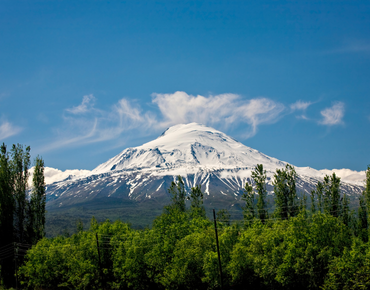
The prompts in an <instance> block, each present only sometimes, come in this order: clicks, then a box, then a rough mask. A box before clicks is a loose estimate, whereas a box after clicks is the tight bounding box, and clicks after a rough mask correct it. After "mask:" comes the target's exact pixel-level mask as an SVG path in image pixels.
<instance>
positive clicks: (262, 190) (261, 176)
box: [252, 164, 268, 222]
mask: <svg viewBox="0 0 370 290" xmlns="http://www.w3.org/2000/svg"><path fill="white" fill-rule="evenodd" d="M252 178H253V180H254V183H255V185H256V192H257V194H258V201H257V215H258V218H259V219H260V220H261V221H262V222H265V220H266V219H268V212H267V204H266V196H267V190H266V170H264V169H263V165H262V164H257V165H256V167H255V168H254V170H253V171H252Z"/></svg>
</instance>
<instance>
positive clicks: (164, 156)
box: [94, 123, 286, 173]
mask: <svg viewBox="0 0 370 290" xmlns="http://www.w3.org/2000/svg"><path fill="white" fill-rule="evenodd" d="M257 163H262V164H264V165H265V166H267V167H271V168H274V169H275V168H277V167H282V166H284V165H285V164H286V163H285V162H281V161H279V160H277V159H275V158H272V157H268V156H266V155H264V154H262V153H260V152H259V151H257V150H255V149H252V148H250V147H247V146H245V145H243V144H242V143H240V142H238V141H236V140H235V139H233V138H231V137H229V136H228V135H226V134H225V133H222V132H221V131H218V130H216V129H214V128H211V127H207V126H204V125H201V124H198V123H189V124H178V125H175V126H172V127H170V128H168V129H167V130H166V131H164V132H163V133H162V135H161V136H159V137H158V138H157V139H155V140H153V141H150V142H148V143H145V144H143V145H141V146H138V147H134V148H127V149H125V150H123V151H122V152H121V153H120V154H118V155H117V156H115V157H113V158H112V159H110V160H108V161H107V162H105V163H103V164H101V165H99V166H98V167H97V168H95V169H94V172H99V173H102V172H109V171H112V170H124V169H130V170H132V169H155V170H158V169H163V170H167V171H168V170H178V169H179V168H181V169H182V170H187V171H188V170H199V168H203V169H207V168H208V169H217V168H220V169H221V168H241V167H243V168H245V167H250V168H253V167H254V166H255V165H256V164H257Z"/></svg>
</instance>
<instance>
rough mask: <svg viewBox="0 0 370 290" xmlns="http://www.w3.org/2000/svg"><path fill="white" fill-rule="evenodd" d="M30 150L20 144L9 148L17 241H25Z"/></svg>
mask: <svg viewBox="0 0 370 290" xmlns="http://www.w3.org/2000/svg"><path fill="white" fill-rule="evenodd" d="M30 150H31V148H30V147H29V146H27V147H26V148H25V149H23V146H22V145H20V144H17V145H13V147H12V150H11V155H12V162H11V163H12V171H13V176H14V180H13V181H14V184H13V194H14V200H15V216H14V217H15V220H14V222H15V235H16V241H17V242H20V243H22V242H27V241H26V235H25V233H26V229H27V225H26V221H27V220H26V218H27V212H28V206H29V204H28V203H29V202H28V199H27V196H26V194H27V192H26V191H27V183H28V177H29V172H28V170H29V167H30Z"/></svg>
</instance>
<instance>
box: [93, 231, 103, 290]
mask: <svg viewBox="0 0 370 290" xmlns="http://www.w3.org/2000/svg"><path fill="white" fill-rule="evenodd" d="M95 236H96V246H97V248H98V256H99V273H100V279H101V281H102V284H103V289H105V287H104V283H103V271H102V268H101V259H100V250H99V239H98V233H96V234H95Z"/></svg>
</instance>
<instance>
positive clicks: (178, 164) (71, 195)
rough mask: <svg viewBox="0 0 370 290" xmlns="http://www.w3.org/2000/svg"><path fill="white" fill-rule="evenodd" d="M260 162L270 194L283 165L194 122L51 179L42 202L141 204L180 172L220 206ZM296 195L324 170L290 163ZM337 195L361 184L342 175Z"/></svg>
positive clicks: (234, 197) (160, 195) (233, 197)
mask: <svg viewBox="0 0 370 290" xmlns="http://www.w3.org/2000/svg"><path fill="white" fill-rule="evenodd" d="M256 164H263V166H264V169H265V170H266V172H267V190H268V192H269V195H273V186H272V177H273V174H274V173H275V171H276V169H277V168H283V167H285V165H286V164H287V162H285V161H280V160H278V159H276V158H272V157H269V156H267V155H265V154H263V153H261V152H259V151H257V150H255V149H252V148H250V147H247V146H245V145H243V144H242V143H240V142H238V141H236V140H235V139H233V138H231V137H229V136H227V135H226V134H224V133H222V132H220V131H218V130H215V129H213V128H210V127H207V126H203V125H200V124H197V123H190V124H180V125H176V126H173V127H170V128H168V129H167V130H166V131H165V132H163V134H162V135H161V136H159V137H158V138H157V139H155V140H153V141H151V142H148V143H146V144H143V145H141V146H138V147H134V148H127V149H125V150H123V151H122V152H121V153H120V154H118V155H116V156H115V157H113V158H111V159H110V160H108V161H107V162H105V163H103V164H101V165H99V166H98V167H96V168H95V169H94V170H92V171H91V172H90V173H89V174H88V175H85V176H82V177H81V176H78V177H73V176H70V177H69V178H67V179H65V180H62V181H59V182H55V183H53V184H51V185H48V187H47V200H48V202H47V206H48V207H49V208H56V207H66V206H71V205H77V204H81V205H83V204H86V203H89V202H97V201H99V200H101V201H103V200H107V199H111V200H117V201H118V200H121V201H122V200H130V201H134V202H143V201H146V200H153V199H158V200H160V199H162V200H163V199H167V200H168V193H167V188H168V187H169V186H170V184H171V182H172V181H173V180H175V178H176V176H177V175H181V176H182V177H183V180H184V182H185V186H186V189H187V190H188V191H189V189H190V188H191V187H193V186H195V185H197V184H201V186H202V191H203V192H204V193H205V204H206V205H207V204H212V203H218V204H223V205H224V206H225V207H228V206H233V205H234V204H236V203H238V202H239V201H240V197H241V195H242V193H243V188H244V186H245V183H246V182H247V181H251V179H250V177H251V171H252V170H253V169H254V167H255V166H256ZM296 172H297V174H298V179H297V191H298V193H301V194H302V193H309V192H310V191H311V190H312V189H314V188H315V186H316V184H317V181H319V180H322V178H323V177H324V175H325V174H324V172H323V171H319V170H315V169H313V168H309V167H296ZM341 191H342V193H344V192H345V193H346V194H348V195H349V196H355V195H357V194H359V193H360V192H361V191H362V184H361V183H359V182H354V181H353V180H350V179H348V180H346V179H342V186H341Z"/></svg>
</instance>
